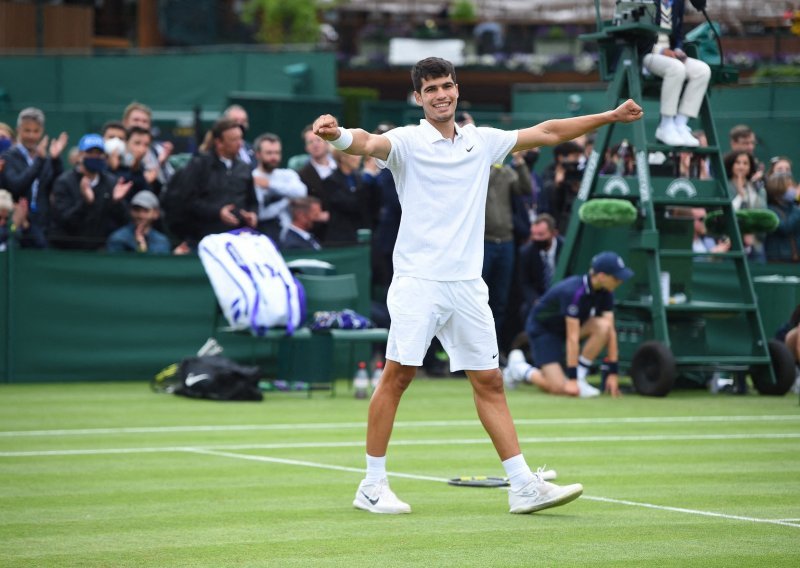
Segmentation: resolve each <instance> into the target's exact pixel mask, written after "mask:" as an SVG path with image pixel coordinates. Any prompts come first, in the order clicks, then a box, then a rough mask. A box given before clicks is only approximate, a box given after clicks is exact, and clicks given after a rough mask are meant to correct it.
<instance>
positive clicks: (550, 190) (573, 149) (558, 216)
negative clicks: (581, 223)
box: [540, 141, 584, 235]
mask: <svg viewBox="0 0 800 568" xmlns="http://www.w3.org/2000/svg"><path fill="white" fill-rule="evenodd" d="M553 157H554V159H555V161H554V163H553V165H552V166H550V168H548V170H547V171H546V172H545V174H544V178H545V179H544V180H543V185H544V190H543V192H544V193H545V194H546V195H547V197H546V205H545V206H544V208H541V207H540V211H541V212H543V213H550V214H551V215H552V216H553V217H554V218H555V220H556V227H557V229H558V232H559V233H561V234H562V235H565V234H567V228H568V227H569V218H570V215H571V214H572V204H573V203H574V202H575V198H576V197H577V195H578V188H579V187H580V185H581V177H582V176H583V158H584V154H583V146H581V145H580V144H578V143H577V142H573V141H570V142H563V143H561V144H558V145H557V146H555V147H554V148H553Z"/></svg>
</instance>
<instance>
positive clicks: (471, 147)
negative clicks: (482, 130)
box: [467, 144, 475, 152]
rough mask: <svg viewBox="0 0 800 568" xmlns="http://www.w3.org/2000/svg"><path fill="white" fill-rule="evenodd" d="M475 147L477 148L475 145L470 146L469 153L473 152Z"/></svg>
mask: <svg viewBox="0 0 800 568" xmlns="http://www.w3.org/2000/svg"><path fill="white" fill-rule="evenodd" d="M474 147H475V144H473V145H472V146H470V147H469V148H467V152H472V149H473V148H474Z"/></svg>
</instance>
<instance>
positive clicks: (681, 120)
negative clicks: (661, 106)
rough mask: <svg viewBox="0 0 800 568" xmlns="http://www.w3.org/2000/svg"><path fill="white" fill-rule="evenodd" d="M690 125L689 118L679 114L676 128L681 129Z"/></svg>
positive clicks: (676, 117) (676, 118) (676, 119)
mask: <svg viewBox="0 0 800 568" xmlns="http://www.w3.org/2000/svg"><path fill="white" fill-rule="evenodd" d="M687 124H689V117H688V116H686V115H685V114H678V115H676V116H675V126H678V127H681V126H686V125H687Z"/></svg>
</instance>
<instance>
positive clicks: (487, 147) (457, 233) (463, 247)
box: [377, 119, 517, 281]
mask: <svg viewBox="0 0 800 568" xmlns="http://www.w3.org/2000/svg"><path fill="white" fill-rule="evenodd" d="M384 136H386V137H387V138H388V139H389V140H390V141H391V143H392V149H391V151H390V152H389V157H388V158H387V160H386V161H385V162H383V161H382V160H378V161H377V162H378V165H379V166H380V167H382V168H384V167H388V168H389V170H390V171H391V172H392V175H393V176H394V182H395V186H396V187H397V195H398V197H399V198H400V205H401V206H402V208H403V214H402V216H401V218H400V230H399V232H398V234H397V243H396V244H395V247H394V256H393V261H394V273H395V275H397V276H414V277H416V278H424V279H427V280H439V281H452V280H472V279H475V278H480V276H481V271H482V269H483V233H484V225H485V222H486V213H485V210H486V192H487V188H488V186H489V168H490V167H491V166H492V164H495V163H499V162H501V161H502V160H503V159H504V158H505V157H506V155H507V154H508V153H509V152H510V151H511V149H512V148H513V147H514V146H515V145H516V143H517V131H516V130H511V131H506V130H498V129H496V128H488V127H480V128H476V127H475V126H474V125H471V124H470V125H467V126H464V127H463V128H459V126H458V125H456V136H455V139H454V140H453V141H450V140H449V139H447V138H443V137H442V135H441V134H440V133H439V131H438V130H436V128H434V127H433V125H431V124H430V123H429V122H428V121H427V120H425V119H422V120H420V121H419V126H403V127H401V128H395V129H394V130H390V131H389V132H387V133H386V134H384Z"/></svg>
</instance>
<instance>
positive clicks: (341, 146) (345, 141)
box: [330, 126, 353, 150]
mask: <svg viewBox="0 0 800 568" xmlns="http://www.w3.org/2000/svg"><path fill="white" fill-rule="evenodd" d="M330 144H331V146H333V147H334V148H336V149H337V150H347V149H348V148H349V147H350V146H351V145H352V144H353V134H352V133H351V132H350V129H349V128H342V127H341V126H340V127H339V138H337V139H336V140H331V142H330Z"/></svg>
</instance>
